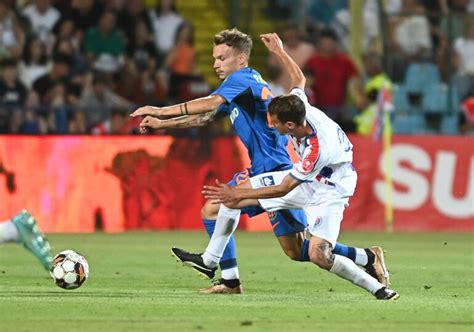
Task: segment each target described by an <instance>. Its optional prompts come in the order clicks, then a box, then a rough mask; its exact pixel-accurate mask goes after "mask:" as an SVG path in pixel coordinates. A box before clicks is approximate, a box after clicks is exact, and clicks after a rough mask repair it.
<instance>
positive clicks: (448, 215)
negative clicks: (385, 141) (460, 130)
mask: <svg viewBox="0 0 474 332" xmlns="http://www.w3.org/2000/svg"><path fill="white" fill-rule="evenodd" d="M351 141H352V143H353V144H354V165H355V167H356V169H357V172H358V175H359V180H358V185H357V189H356V193H355V196H354V197H353V198H352V199H351V202H350V207H349V209H348V210H347V213H346V218H345V221H344V223H343V225H344V226H343V227H345V228H350V229H354V228H356V229H361V230H374V229H380V230H381V229H384V209H383V204H384V202H385V197H384V196H385V190H384V180H383V178H384V177H383V174H384V173H383V172H384V170H383V158H384V157H385V155H384V153H383V151H382V143H377V142H373V141H372V140H371V139H364V138H360V137H354V136H353V137H351ZM391 158H392V171H393V184H394V194H393V208H394V229H395V230H403V231H473V230H474V137H472V136H471V137H461V136H460V137H455V136H451V137H450V136H417V137H414V136H397V137H394V139H393V145H392V150H391Z"/></svg>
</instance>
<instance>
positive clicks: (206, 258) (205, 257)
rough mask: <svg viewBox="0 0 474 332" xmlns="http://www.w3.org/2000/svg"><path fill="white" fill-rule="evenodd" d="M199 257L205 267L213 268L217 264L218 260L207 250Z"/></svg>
mask: <svg viewBox="0 0 474 332" xmlns="http://www.w3.org/2000/svg"><path fill="white" fill-rule="evenodd" d="M201 257H202V261H203V262H204V264H205V265H206V266H207V267H210V268H215V267H217V265H219V261H216V259H215V258H214V257H213V256H212V255H210V254H209V253H208V252H207V251H206V252H204V253H203V254H202V255H201Z"/></svg>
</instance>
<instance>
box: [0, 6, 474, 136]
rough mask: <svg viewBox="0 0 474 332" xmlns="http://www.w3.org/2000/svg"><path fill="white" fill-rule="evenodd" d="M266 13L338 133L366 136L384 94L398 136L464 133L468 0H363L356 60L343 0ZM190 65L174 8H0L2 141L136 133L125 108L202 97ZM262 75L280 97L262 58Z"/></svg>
mask: <svg viewBox="0 0 474 332" xmlns="http://www.w3.org/2000/svg"><path fill="white" fill-rule="evenodd" d="M262 1H265V0H262ZM382 3H383V4H384V5H383V6H382V5H381V4H382ZM268 4H269V5H268V8H269V10H268V12H267V13H266V14H267V16H268V17H269V18H270V19H271V20H273V21H274V22H275V23H276V26H277V27H279V28H278V32H279V33H280V35H281V37H282V39H283V41H284V44H285V48H286V49H287V51H288V53H289V54H290V55H291V56H292V57H293V58H294V59H295V61H296V62H297V63H298V65H299V66H300V67H301V68H304V72H305V75H306V76H307V82H308V84H307V85H308V88H307V94H308V96H309V98H310V101H311V102H312V103H313V104H314V105H316V106H318V107H320V108H321V109H323V110H324V111H325V112H326V113H327V114H328V115H329V116H331V117H332V118H334V119H335V120H336V121H338V122H339V123H340V124H341V126H342V127H343V128H344V129H345V130H346V131H348V132H357V133H359V134H363V135H367V134H369V133H370V130H371V128H372V124H373V121H374V118H375V113H376V111H377V110H376V109H377V99H378V97H379V91H380V90H381V88H382V87H386V88H388V89H389V90H391V91H392V95H393V100H394V101H393V103H394V104H395V110H396V112H394V113H395V119H394V126H395V127H396V130H395V131H396V132H400V133H459V132H462V133H463V132H469V131H471V132H472V130H473V128H474V0H387V1H378V0H364V1H363V10H362V15H363V27H362V34H361V36H362V38H361V47H362V50H361V51H362V53H363V56H362V58H361V61H360V63H356V62H354V58H351V57H350V56H349V51H350V49H351V12H350V9H351V8H350V1H349V0H272V1H268ZM471 16H472V17H471ZM196 60H197V53H196V49H195V46H194V29H193V26H192V25H191V24H190V23H189V22H187V21H186V20H185V19H184V18H183V17H182V16H181V15H180V14H179V12H178V11H177V10H176V6H175V3H174V1H172V0H161V1H146V0H70V1H69V0H30V1H25V0H0V73H1V74H0V134H133V133H136V130H137V122H136V121H138V120H131V119H130V118H129V117H128V114H130V112H131V111H132V110H133V109H134V108H136V107H139V106H142V105H157V106H163V105H169V104H172V103H177V102H182V101H186V100H189V99H192V98H196V97H199V96H203V95H207V94H208V93H209V91H210V89H211V87H209V86H208V85H207V83H206V81H205V79H204V78H203V77H202V76H201V75H199V73H198V72H197V70H196ZM410 73H411V74H410ZM266 74H267V75H266V76H267V79H269V82H270V84H271V85H272V88H273V91H274V93H275V94H279V93H283V92H284V91H285V90H286V89H288V88H289V87H288V86H287V85H286V82H287V79H286V77H285V75H284V74H283V73H282V70H281V68H280V67H279V64H278V61H276V59H274V58H272V57H270V58H269V60H268V70H267V73H266ZM420 78H422V79H425V81H423V80H422V79H421V80H420ZM426 80H429V81H426ZM440 96H444V97H445V98H444V99H446V100H447V101H445V100H444V99H443V98H441V99H440ZM444 104H445V105H444ZM439 105H443V106H442V107H439ZM223 128H224V129H222V128H221V129H215V131H214V132H218V133H223V131H222V130H224V133H225V130H228V131H227V132H230V129H229V128H228V127H227V129H225V126H224V127H223ZM397 128H398V129H397ZM200 130H201V129H200ZM211 130H214V129H211ZM162 133H164V132H162ZM166 133H170V131H168V132H166ZM171 133H174V134H176V132H171ZM179 133H183V131H180V132H179ZM184 134H185V135H193V134H199V131H193V130H188V131H185V132H184Z"/></svg>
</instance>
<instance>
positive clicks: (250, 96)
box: [212, 67, 292, 175]
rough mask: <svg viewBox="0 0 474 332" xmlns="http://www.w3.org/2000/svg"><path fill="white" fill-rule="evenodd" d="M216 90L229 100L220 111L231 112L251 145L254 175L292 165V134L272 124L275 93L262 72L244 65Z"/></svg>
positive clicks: (244, 139)
mask: <svg viewBox="0 0 474 332" xmlns="http://www.w3.org/2000/svg"><path fill="white" fill-rule="evenodd" d="M212 94H213V95H220V96H222V97H223V98H224V99H225V100H226V103H225V104H223V105H221V106H220V108H219V110H218V111H219V112H225V113H226V114H227V115H228V116H229V118H230V121H231V123H232V126H233V127H234V130H235V132H236V133H237V135H239V137H240V139H241V140H242V142H243V143H244V145H245V147H246V148H247V150H248V153H249V157H250V161H251V163H252V165H251V168H250V172H251V175H252V174H261V173H265V172H270V171H274V170H283V169H289V168H291V167H292V163H291V160H290V157H289V155H288V152H287V150H286V145H287V143H288V138H287V137H286V136H282V135H280V134H279V133H278V131H277V130H276V129H274V128H270V126H269V125H268V121H267V112H268V104H269V103H270V101H271V97H272V95H271V92H270V89H269V87H268V84H267V83H266V82H265V81H264V80H263V78H262V76H261V75H260V73H258V72H257V71H256V70H254V69H252V68H250V67H246V68H242V69H240V70H238V71H236V72H234V73H232V74H231V75H229V76H228V77H227V78H226V79H225V80H224V82H222V84H221V85H220V86H219V88H218V89H217V90H215V91H214V92H213V93H212Z"/></svg>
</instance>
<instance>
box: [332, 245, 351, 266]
mask: <svg viewBox="0 0 474 332" xmlns="http://www.w3.org/2000/svg"><path fill="white" fill-rule="evenodd" d="M332 252H333V254H335V255H340V256H344V257H347V258H349V259H350V260H351V261H353V262H354V263H355V262H356V249H355V248H354V247H349V246H346V245H345V244H342V243H336V247H334V249H333V250H332Z"/></svg>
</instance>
